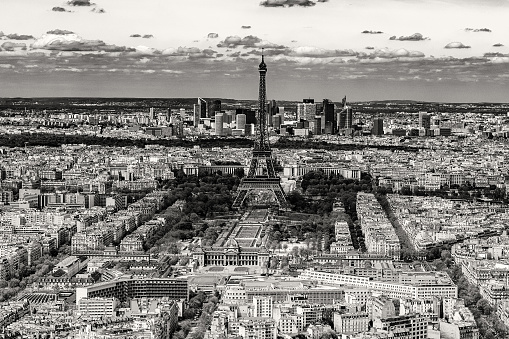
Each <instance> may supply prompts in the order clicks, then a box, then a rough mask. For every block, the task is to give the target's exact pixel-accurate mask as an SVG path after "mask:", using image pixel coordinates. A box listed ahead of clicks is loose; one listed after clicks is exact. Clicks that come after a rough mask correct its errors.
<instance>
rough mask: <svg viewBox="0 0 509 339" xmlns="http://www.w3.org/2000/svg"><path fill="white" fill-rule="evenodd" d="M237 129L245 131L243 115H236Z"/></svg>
mask: <svg viewBox="0 0 509 339" xmlns="http://www.w3.org/2000/svg"><path fill="white" fill-rule="evenodd" d="M237 128H238V129H242V130H245V129H246V115H245V114H237Z"/></svg>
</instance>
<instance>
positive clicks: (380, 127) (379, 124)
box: [372, 118, 384, 135]
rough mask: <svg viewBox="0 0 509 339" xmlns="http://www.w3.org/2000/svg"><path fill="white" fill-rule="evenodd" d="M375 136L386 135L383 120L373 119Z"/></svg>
mask: <svg viewBox="0 0 509 339" xmlns="http://www.w3.org/2000/svg"><path fill="white" fill-rule="evenodd" d="M372 134H373V135H383V134H384V120H383V119H382V118H375V119H373V131H372Z"/></svg>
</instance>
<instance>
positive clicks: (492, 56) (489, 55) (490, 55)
mask: <svg viewBox="0 0 509 339" xmlns="http://www.w3.org/2000/svg"><path fill="white" fill-rule="evenodd" d="M2 47H3V46H2ZM484 57H485V58H496V57H509V54H503V53H498V52H497V53H492V52H489V53H484Z"/></svg>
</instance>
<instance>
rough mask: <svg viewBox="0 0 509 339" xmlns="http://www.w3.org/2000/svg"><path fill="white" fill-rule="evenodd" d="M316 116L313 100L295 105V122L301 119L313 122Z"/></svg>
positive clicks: (306, 100)
mask: <svg viewBox="0 0 509 339" xmlns="http://www.w3.org/2000/svg"><path fill="white" fill-rule="evenodd" d="M315 116H316V104H315V100H314V99H304V100H302V103H298V104H297V117H296V118H297V119H296V120H297V121H300V120H302V119H304V120H307V121H313V119H314V118H315Z"/></svg>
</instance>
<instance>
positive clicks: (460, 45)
mask: <svg viewBox="0 0 509 339" xmlns="http://www.w3.org/2000/svg"><path fill="white" fill-rule="evenodd" d="M444 48H448V49H451V48H460V49H461V48H470V46H467V45H464V44H463V43H461V42H450V43H448V44H447V45H445V47H444Z"/></svg>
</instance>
